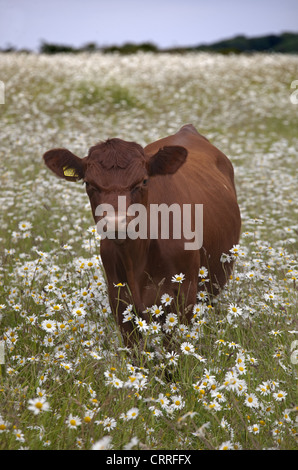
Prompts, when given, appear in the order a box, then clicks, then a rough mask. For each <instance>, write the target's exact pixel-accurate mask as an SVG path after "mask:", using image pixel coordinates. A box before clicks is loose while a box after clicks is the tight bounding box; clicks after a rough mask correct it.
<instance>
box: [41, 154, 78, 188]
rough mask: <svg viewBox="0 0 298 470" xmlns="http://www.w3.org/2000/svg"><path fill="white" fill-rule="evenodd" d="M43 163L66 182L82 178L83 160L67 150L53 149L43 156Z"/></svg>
mask: <svg viewBox="0 0 298 470" xmlns="http://www.w3.org/2000/svg"><path fill="white" fill-rule="evenodd" d="M43 159H44V162H45V164H46V165H47V167H48V168H50V170H52V172H53V173H55V174H56V175H57V176H59V177H60V178H64V179H66V180H68V181H77V180H79V179H81V178H83V177H84V173H85V164H84V159H82V158H79V157H77V156H76V155H74V154H73V153H71V152H70V151H69V150H67V149H53V150H49V151H48V152H46V153H45V154H44V156H43Z"/></svg>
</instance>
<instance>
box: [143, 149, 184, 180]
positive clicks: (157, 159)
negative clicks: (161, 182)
mask: <svg viewBox="0 0 298 470" xmlns="http://www.w3.org/2000/svg"><path fill="white" fill-rule="evenodd" d="M187 153H188V152H187V150H186V148H184V147H179V146H176V145H175V146H168V147H163V148H161V149H159V150H158V152H157V153H156V154H155V155H153V156H152V157H151V158H150V159H149V161H148V163H147V170H148V174H149V176H155V175H171V174H173V173H176V171H177V170H179V168H180V167H181V165H183V163H184V162H185V160H186V157H187Z"/></svg>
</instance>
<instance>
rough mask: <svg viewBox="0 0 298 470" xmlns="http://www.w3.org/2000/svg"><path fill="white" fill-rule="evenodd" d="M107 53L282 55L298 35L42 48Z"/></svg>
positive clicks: (295, 48)
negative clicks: (169, 45)
mask: <svg viewBox="0 0 298 470" xmlns="http://www.w3.org/2000/svg"><path fill="white" fill-rule="evenodd" d="M0 51H1V52H17V51H18V52H20V51H21V52H31V51H30V50H27V49H19V50H17V49H16V48H15V47H14V46H7V47H6V48H2V49H0ZM97 51H100V52H103V53H119V54H135V53H136V52H153V53H161V52H169V53H181V54H183V53H186V52H195V51H206V52H217V53H221V54H230V53H234V54H241V53H253V52H279V53H290V54H291V53H292V54H297V53H298V33H282V34H280V35H275V34H270V35H266V36H258V37H253V38H248V37H246V36H244V35H238V36H235V37H233V38H231V39H225V40H222V41H217V42H214V43H212V44H200V45H197V46H189V47H188V46H185V47H173V48H167V49H160V48H159V47H158V46H157V45H156V44H154V43H151V42H143V43H140V44H136V43H133V42H126V43H124V44H122V45H112V46H99V45H97V44H96V42H90V43H87V44H85V45H84V46H82V47H73V46H70V45H65V44H54V43H48V42H45V41H43V42H42V43H41V44H40V46H39V51H38V52H39V53H41V54H59V53H72V54H77V53H80V52H97Z"/></svg>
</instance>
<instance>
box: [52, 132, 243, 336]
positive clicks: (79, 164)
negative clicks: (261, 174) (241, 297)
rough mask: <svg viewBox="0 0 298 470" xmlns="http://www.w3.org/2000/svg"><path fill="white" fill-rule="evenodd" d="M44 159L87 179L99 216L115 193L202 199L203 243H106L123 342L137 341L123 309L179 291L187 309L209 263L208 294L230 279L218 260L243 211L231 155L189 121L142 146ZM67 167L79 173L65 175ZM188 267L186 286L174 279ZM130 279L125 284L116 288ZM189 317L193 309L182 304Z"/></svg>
mask: <svg viewBox="0 0 298 470" xmlns="http://www.w3.org/2000/svg"><path fill="white" fill-rule="evenodd" d="M44 161H45V163H46V165H47V166H48V167H49V168H50V169H51V170H52V171H53V172H54V173H55V174H56V175H58V176H59V177H61V178H64V179H66V180H69V181H76V180H78V179H83V180H84V181H85V183H86V191H87V194H88V196H89V199H90V204H91V210H92V213H93V217H94V220H95V222H97V221H98V218H97V217H96V216H95V210H96V207H97V206H98V205H100V204H103V203H109V204H111V205H113V207H116V204H117V197H118V196H119V195H122V196H126V201H127V206H128V205H129V204H132V203H140V204H143V205H145V206H146V207H149V206H150V205H151V204H161V203H165V204H168V205H169V206H170V205H171V204H173V203H178V204H179V205H181V206H182V205H183V204H191V205H195V204H203V246H202V248H200V249H199V250H185V249H184V242H185V240H184V239H183V237H182V238H181V239H173V238H172V239H169V240H164V239H161V238H158V239H150V238H148V239H135V240H131V239H129V238H126V239H125V240H117V239H116V240H110V239H108V238H105V239H103V240H102V241H101V246H100V254H101V258H102V262H103V266H104V269H105V272H106V278H107V284H108V293H109V299H110V304H111V308H112V310H113V313H114V314H115V316H116V321H117V323H118V325H119V326H120V329H121V332H122V334H123V338H124V340H125V344H126V345H132V344H133V342H134V340H135V337H134V333H133V331H134V326H133V325H132V323H130V322H125V323H123V315H122V313H123V311H124V310H125V308H126V306H127V303H129V302H130V301H132V302H133V303H134V306H135V308H136V310H137V312H138V313H139V315H140V316H143V318H145V319H148V317H146V315H147V314H146V313H143V312H144V310H145V309H146V307H150V306H152V305H153V304H159V303H160V297H161V295H162V294H163V293H168V294H169V295H172V296H173V297H175V298H176V297H177V295H178V290H179V299H178V301H179V304H180V306H181V305H182V304H183V305H184V307H187V306H190V305H193V304H195V303H196V296H197V293H198V289H199V287H198V271H199V268H200V266H206V267H207V268H208V271H209V275H210V282H208V283H207V284H206V286H207V289H208V291H209V293H210V294H213V295H216V294H217V293H218V292H219V291H220V289H221V288H222V287H223V286H224V285H225V283H226V282H227V279H228V276H229V274H230V271H231V269H232V263H230V264H228V265H227V266H226V267H225V269H224V268H223V265H222V262H221V261H220V258H221V255H222V253H228V252H229V250H230V249H231V248H232V247H233V245H235V244H237V243H238V241H239V236H240V226H241V219H240V211H239V207H238V204H237V198H236V191H235V185H234V171H233V167H232V164H231V162H230V161H229V159H228V158H227V157H226V156H225V155H224V154H223V153H222V152H220V151H219V150H218V149H217V148H216V147H214V146H213V145H212V144H211V143H210V142H209V141H208V140H207V139H206V138H205V137H203V136H202V135H200V134H199V133H198V132H197V131H196V129H195V128H194V127H193V126H192V125H190V124H189V125H186V126H183V127H182V128H181V129H180V130H179V131H178V132H177V133H176V134H174V135H171V136H168V137H166V138H163V139H161V140H158V141H156V142H153V143H151V144H149V145H148V146H146V147H145V148H143V147H141V146H140V145H138V144H136V143H134V142H126V141H123V140H121V139H109V140H107V141H106V142H101V143H99V144H97V145H95V146H93V147H91V148H90V150H89V153H88V155H87V156H86V157H84V158H82V159H81V158H79V157H77V156H75V155H74V154H72V153H71V152H70V151H69V150H66V149H53V150H50V151H48V152H46V153H45V154H44ZM65 168H70V169H73V171H74V173H73V174H72V175H70V176H65V174H64V170H65ZM179 273H183V274H184V275H185V280H184V282H183V283H182V284H181V285H178V284H177V283H173V282H172V281H171V278H172V276H174V275H175V274H179ZM120 282H121V283H125V284H126V285H127V286H128V288H129V291H130V295H131V297H132V299H129V298H128V297H127V289H125V288H121V289H119V287H116V286H117V284H118V283H120ZM187 310H188V313H186V318H185V319H186V320H187V321H190V319H191V316H192V312H191V309H185V308H184V310H183V311H184V312H187Z"/></svg>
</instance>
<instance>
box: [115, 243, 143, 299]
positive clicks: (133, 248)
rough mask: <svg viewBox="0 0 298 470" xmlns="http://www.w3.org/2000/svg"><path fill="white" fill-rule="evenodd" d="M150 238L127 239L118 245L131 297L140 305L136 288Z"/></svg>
mask: <svg viewBox="0 0 298 470" xmlns="http://www.w3.org/2000/svg"><path fill="white" fill-rule="evenodd" d="M149 245H150V240H140V239H136V240H127V241H126V242H125V243H123V244H122V245H119V246H118V252H119V255H120V257H121V260H122V263H123V266H124V269H125V273H126V278H127V283H128V286H129V289H130V291H131V294H132V297H133V299H134V302H135V304H136V305H138V304H139V305H140V303H141V297H140V292H139V290H138V289H137V286H138V285H139V278H140V276H141V274H142V273H143V272H144V268H145V263H144V261H145V260H146V259H147V253H148V250H149Z"/></svg>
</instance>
